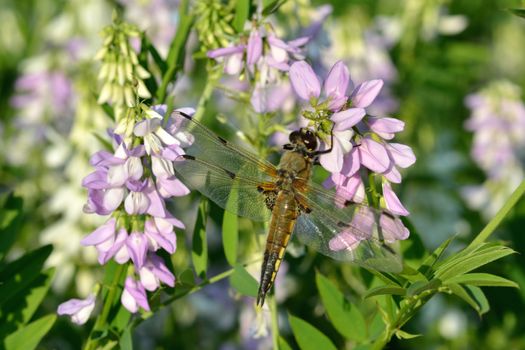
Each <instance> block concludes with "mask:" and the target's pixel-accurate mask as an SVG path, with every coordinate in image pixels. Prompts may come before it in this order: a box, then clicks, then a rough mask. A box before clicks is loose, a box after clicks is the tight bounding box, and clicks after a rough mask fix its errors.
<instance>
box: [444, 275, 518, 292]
mask: <svg viewBox="0 0 525 350" xmlns="http://www.w3.org/2000/svg"><path fill="white" fill-rule="evenodd" d="M447 283H462V284H468V285H471V286H478V287H513V288H519V286H518V284H517V283H516V282H513V281H511V280H508V279H506V278H503V277H500V276H496V275H492V274H490V273H467V274H464V275H459V276H456V277H452V278H450V279H448V280H447Z"/></svg>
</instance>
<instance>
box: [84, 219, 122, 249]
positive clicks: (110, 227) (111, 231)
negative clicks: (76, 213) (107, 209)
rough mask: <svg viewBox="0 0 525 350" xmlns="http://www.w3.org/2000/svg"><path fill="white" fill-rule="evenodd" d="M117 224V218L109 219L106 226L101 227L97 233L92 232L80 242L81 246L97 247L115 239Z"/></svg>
mask: <svg viewBox="0 0 525 350" xmlns="http://www.w3.org/2000/svg"><path fill="white" fill-rule="evenodd" d="M116 224H117V220H115V218H111V219H109V220H108V221H106V223H105V224H104V225H102V226H100V227H99V228H97V229H96V230H95V231H93V232H91V233H90V234H89V235H88V236H86V237H84V238H83V239H82V240H81V241H80V244H82V245H84V246H86V245H96V244H100V243H102V242H105V241H107V240H109V239H111V238H114V236H115V227H116Z"/></svg>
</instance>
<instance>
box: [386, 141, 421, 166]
mask: <svg viewBox="0 0 525 350" xmlns="http://www.w3.org/2000/svg"><path fill="white" fill-rule="evenodd" d="M386 149H387V150H388V152H389V153H390V156H391V157H392V159H393V160H394V163H396V165H397V166H398V167H400V168H408V167H409V166H411V165H412V164H414V163H415V162H416V156H415V155H414V152H413V151H412V148H410V147H409V146H407V145H403V144H401V143H388V144H387V145H386Z"/></svg>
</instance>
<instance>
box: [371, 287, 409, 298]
mask: <svg viewBox="0 0 525 350" xmlns="http://www.w3.org/2000/svg"><path fill="white" fill-rule="evenodd" d="M405 294H406V289H405V288H403V287H396V286H381V287H376V288H372V289H370V290H369V291H368V292H366V293H365V295H364V297H365V298H370V297H373V296H376V295H405Z"/></svg>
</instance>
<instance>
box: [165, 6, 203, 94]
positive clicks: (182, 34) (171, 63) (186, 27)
mask: <svg viewBox="0 0 525 350" xmlns="http://www.w3.org/2000/svg"><path fill="white" fill-rule="evenodd" d="M178 14H179V25H178V26H177V31H176V34H175V37H174V38H173V41H172V42H171V46H170V50H169V52H168V58H167V60H166V62H167V63H168V69H167V70H166V73H165V74H164V75H163V76H162V82H161V84H160V87H159V88H158V89H157V92H156V96H157V102H158V103H164V102H165V100H166V96H167V92H168V86H169V84H170V83H173V80H174V79H175V76H176V75H177V72H179V71H180V70H181V69H182V68H183V64H184V57H185V51H186V42H187V40H188V36H189V34H190V30H191V27H192V24H193V20H194V17H193V15H192V14H190V10H189V0H182V1H181V2H180V5H179V11H178Z"/></svg>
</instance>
